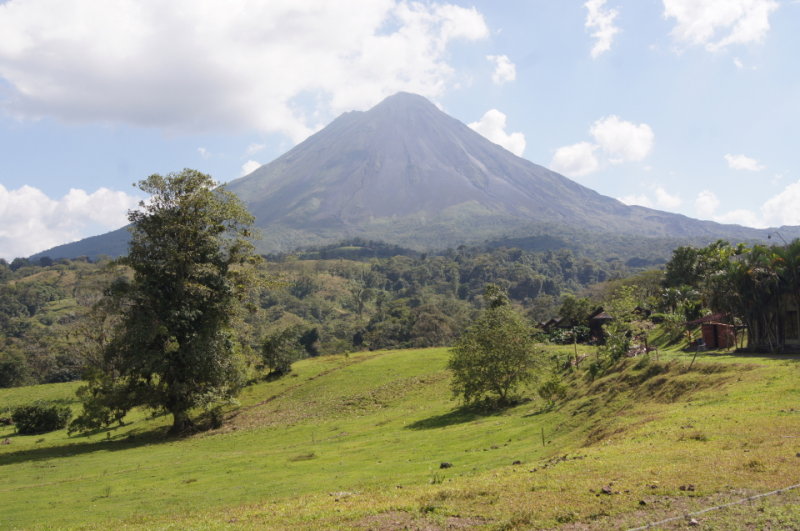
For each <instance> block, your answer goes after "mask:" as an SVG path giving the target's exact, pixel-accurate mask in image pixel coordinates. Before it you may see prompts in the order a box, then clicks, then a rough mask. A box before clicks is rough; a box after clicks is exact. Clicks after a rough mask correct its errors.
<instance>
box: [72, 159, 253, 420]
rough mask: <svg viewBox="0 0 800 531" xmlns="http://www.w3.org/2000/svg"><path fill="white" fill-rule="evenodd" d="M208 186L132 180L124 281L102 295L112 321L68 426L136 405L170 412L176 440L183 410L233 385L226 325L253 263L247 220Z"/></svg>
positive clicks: (198, 177) (236, 370)
mask: <svg viewBox="0 0 800 531" xmlns="http://www.w3.org/2000/svg"><path fill="white" fill-rule="evenodd" d="M215 186H216V183H214V181H213V180H212V179H211V177H209V176H208V175H205V174H202V173H200V172H198V171H195V170H189V169H186V170H183V171H182V172H179V173H171V174H168V175H167V176H161V175H151V176H150V177H148V178H147V179H145V180H143V181H141V182H139V188H140V189H141V190H143V191H144V192H146V193H147V194H149V195H150V196H151V197H150V199H149V200H148V201H143V202H142V203H140V209H139V210H135V211H131V212H130V213H129V215H128V219H129V220H130V221H131V223H132V226H131V231H132V240H131V243H130V249H129V252H128V255H127V257H124V258H122V259H121V260H120V262H121V263H122V264H123V265H126V266H128V267H129V268H130V269H131V270H132V271H133V279H132V280H131V281H126V280H124V279H123V280H121V281H118V282H117V283H116V284H115V286H113V289H111V290H110V296H112V297H114V298H115V299H116V301H117V304H116V305H115V306H116V307H117V308H118V310H119V313H120V319H119V324H118V327H117V329H116V331H115V334H114V337H113V339H112V340H111V341H110V343H109V344H108V346H107V347H106V348H105V349H104V351H103V355H102V359H101V360H99V362H98V363H96V364H95V367H94V370H93V372H92V373H91V374H90V379H89V384H88V387H86V388H84V389H83V390H82V391H81V396H82V398H83V400H84V414H83V415H82V416H81V417H79V418H78V420H77V426H76V427H77V429H81V428H83V429H86V428H92V427H97V426H99V425H103V424H108V423H110V422H111V421H113V420H115V419H116V420H119V419H120V418H121V417H122V415H124V413H125V412H126V411H127V410H128V409H130V408H131V407H134V406H137V405H141V406H148V407H150V408H153V409H155V410H162V411H166V412H168V413H170V414H172V416H173V425H172V429H171V431H172V432H173V433H182V432H185V431H186V430H188V429H190V428H191V427H192V421H191V419H190V415H189V413H190V410H192V409H193V408H195V407H198V406H209V405H211V404H215V403H219V402H220V401H223V400H226V399H230V398H231V397H233V396H234V395H235V393H236V392H237V391H238V389H239V388H240V386H241V384H242V381H243V378H242V373H241V369H240V365H239V364H238V363H237V361H236V359H237V358H236V356H235V348H234V344H235V342H234V338H233V334H232V321H233V319H234V316H235V314H236V310H237V307H238V306H239V301H240V299H241V298H242V297H243V296H244V294H245V292H246V290H247V288H248V282H247V276H248V272H249V271H250V269H251V268H250V266H251V265H252V264H253V262H254V261H255V258H254V256H253V246H252V244H251V243H250V238H251V233H250V226H251V224H252V221H253V218H252V216H251V215H250V214H249V213H248V212H247V210H246V209H245V207H244V206H243V205H242V203H241V202H240V201H239V200H238V199H237V198H236V197H235V196H234V195H233V194H232V193H230V192H227V191H224V190H221V189H219V188H215Z"/></svg>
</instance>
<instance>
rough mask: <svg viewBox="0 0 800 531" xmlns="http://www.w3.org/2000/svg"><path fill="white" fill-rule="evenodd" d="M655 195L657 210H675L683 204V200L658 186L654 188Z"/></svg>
mask: <svg viewBox="0 0 800 531" xmlns="http://www.w3.org/2000/svg"><path fill="white" fill-rule="evenodd" d="M655 193H656V205H658V207H659V208H664V209H667V210H675V209H676V208H678V207H679V206H681V204H682V203H683V200H682V199H681V198H680V197H679V196H677V195H672V194H670V193H668V192H667V191H666V190H664V189H663V188H661V187H660V186H659V187H657V188H656V191H655Z"/></svg>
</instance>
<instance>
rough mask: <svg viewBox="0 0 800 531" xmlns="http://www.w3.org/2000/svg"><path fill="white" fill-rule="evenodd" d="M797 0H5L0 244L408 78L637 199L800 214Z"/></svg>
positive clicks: (122, 200)
mask: <svg viewBox="0 0 800 531" xmlns="http://www.w3.org/2000/svg"><path fill="white" fill-rule="evenodd" d="M798 27H800V2H798V1H797V0H589V1H585V0H583V1H568V0H525V1H522V0H519V1H516V0H506V1H503V2H496V1H476V2H461V1H451V2H446V1H441V2H440V1H427V2H403V1H399V0H347V1H344V0H343V1H341V2H329V1H327V0H292V1H274V0H259V1H256V0H241V1H238V2H227V1H222V0H173V1H170V2H158V1H155V0H71V1H69V2H64V1H61V0H7V1H5V2H3V1H2V0H0V257H4V258H6V259H9V258H13V257H15V256H24V255H28V254H31V253H33V252H37V251H40V250H43V249H46V248H48V247H51V246H53V245H57V244H60V243H64V242H67V241H72V240H76V239H80V238H82V237H85V236H89V235H92V234H97V233H101V232H105V231H107V230H111V229H114V228H117V227H119V226H121V225H123V224H125V213H126V211H127V209H129V208H133V207H135V205H136V203H137V201H138V200H139V199H141V198H140V197H139V196H138V194H137V190H136V189H135V188H134V187H133V186H132V183H134V182H135V181H138V180H140V179H142V178H145V177H146V176H148V175H150V174H152V173H166V172H170V171H176V170H180V169H182V168H184V167H191V168H197V169H199V170H201V171H204V172H207V173H210V174H211V175H213V176H214V177H215V178H216V179H217V180H219V181H222V182H224V181H229V180H232V179H235V178H238V177H240V176H242V175H243V174H245V173H247V172H248V171H252V169H255V168H256V167H257V166H258V164H263V163H267V162H269V161H271V160H272V159H274V158H275V157H277V156H279V155H280V154H282V153H283V152H285V151H286V150H288V149H289V148H291V147H292V146H293V145H295V144H296V143H298V142H300V141H302V140H303V138H305V137H306V136H307V135H308V134H310V133H312V132H313V131H315V130H317V129H319V128H320V127H323V126H324V125H326V124H327V123H328V122H329V121H330V120H332V119H333V118H335V117H336V116H337V115H338V114H340V113H342V112H345V111H348V110H352V109H361V110H364V109H368V108H369V107H371V106H373V105H374V104H376V103H378V102H379V101H380V100H381V99H383V98H384V97H386V96H388V95H390V94H393V93H395V92H397V91H400V90H405V91H409V92H416V93H419V94H422V95H424V96H426V97H428V98H430V99H431V100H432V101H434V102H435V103H436V104H437V105H439V106H440V107H441V108H442V109H443V110H444V111H446V112H448V113H449V114H451V115H452V116H454V117H456V118H458V119H459V120H461V121H463V122H465V123H467V124H469V125H470V126H471V127H473V128H474V129H475V130H477V131H478V132H480V133H481V134H484V135H485V136H487V137H488V138H489V139H490V140H493V141H494V142H497V143H498V144H501V145H503V146H504V147H506V148H507V149H509V150H511V151H513V152H515V153H517V154H519V155H520V156H523V157H525V158H527V159H529V160H531V161H533V162H536V163H538V164H542V165H544V166H547V167H550V168H552V169H554V170H556V171H559V172H561V173H563V174H565V175H567V176H568V177H570V178H572V179H574V180H576V181H578V182H580V183H581V184H584V185H586V186H589V187H590V188H593V189H595V190H597V191H598V192H600V193H603V194H606V195H609V196H612V197H616V198H618V199H620V200H622V201H625V202H627V203H635V204H643V205H645V206H651V207H654V208H658V209H661V210H667V211H671V212H679V213H683V214H686V215H689V216H692V217H697V218H701V219H713V220H717V221H721V222H726V223H740V224H744V225H749V226H758V227H763V226H780V225H800V208H798V207H799V206H800V168H798V158H797V148H796V143H797V136H798V135H797V128H798V122H800V97H798V95H800V61H798V59H797V53H798V52H799V51H800V32H798V31H797V28H798Z"/></svg>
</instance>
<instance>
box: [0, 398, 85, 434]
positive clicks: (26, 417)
mask: <svg viewBox="0 0 800 531" xmlns="http://www.w3.org/2000/svg"><path fill="white" fill-rule="evenodd" d="M71 416H72V410H71V409H70V408H69V407H67V406H59V405H56V404H32V405H29V406H20V407H18V408H16V409H15V410H14V412H13V413H12V414H11V419H12V420H13V421H14V424H15V425H16V426H17V432H19V433H21V434H23V435H30V434H33V433H46V432H49V431H55V430H60V429H62V428H65V427H66V426H67V423H68V422H69V419H70V417H71Z"/></svg>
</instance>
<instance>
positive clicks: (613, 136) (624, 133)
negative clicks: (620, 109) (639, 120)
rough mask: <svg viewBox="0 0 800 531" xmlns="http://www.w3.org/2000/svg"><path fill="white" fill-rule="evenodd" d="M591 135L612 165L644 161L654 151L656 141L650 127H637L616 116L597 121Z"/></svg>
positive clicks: (641, 125) (643, 125)
mask: <svg viewBox="0 0 800 531" xmlns="http://www.w3.org/2000/svg"><path fill="white" fill-rule="evenodd" d="M589 133H590V134H591V135H592V137H594V139H595V142H597V144H598V145H599V146H600V147H601V148H602V149H603V151H605V152H606V153H607V154H608V156H609V162H611V163H612V164H620V163H622V162H631V161H639V160H642V159H644V158H645V157H646V156H647V155H649V154H650V151H651V150H652V149H653V143H654V140H655V135H654V134H653V130H652V129H651V128H650V126H649V125H647V124H639V125H636V124H634V123H631V122H626V121H625V120H620V118H619V117H618V116H615V115H611V116H607V117H605V118H601V119H600V120H597V121H596V122H595V123H594V124H593V125H592V128H591V129H590V130H589Z"/></svg>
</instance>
